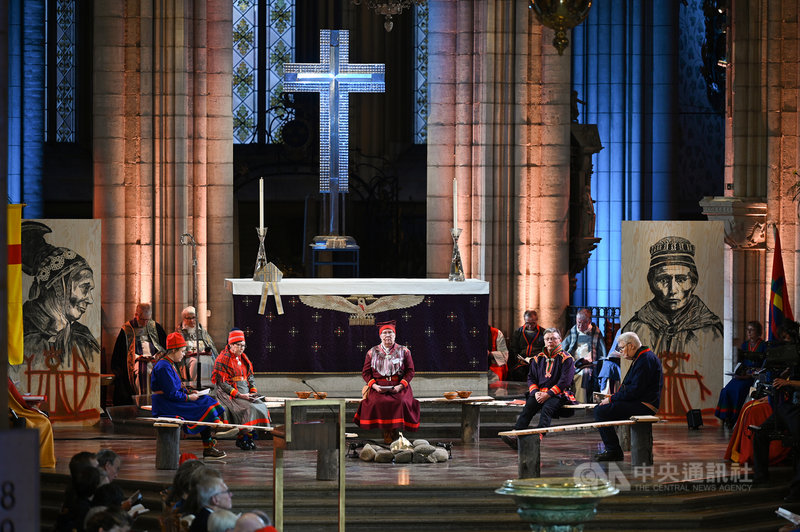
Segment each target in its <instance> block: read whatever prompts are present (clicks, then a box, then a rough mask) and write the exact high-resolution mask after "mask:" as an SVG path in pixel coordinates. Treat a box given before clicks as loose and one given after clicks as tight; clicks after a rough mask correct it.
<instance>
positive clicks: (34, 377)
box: [11, 220, 101, 425]
mask: <svg viewBox="0 0 800 532" xmlns="http://www.w3.org/2000/svg"><path fill="white" fill-rule="evenodd" d="M100 246H101V233H100V220H23V221H22V272H23V276H22V295H23V306H22V320H23V329H24V335H25V343H24V362H23V363H22V364H20V365H18V366H12V367H11V376H12V378H13V379H14V380H15V381H17V382H18V383H19V387H20V388H21V389H22V390H23V391H25V392H28V393H32V394H36V395H46V396H47V406H48V408H49V413H50V420H51V421H52V422H53V423H61V424H73V425H90V424H94V423H96V422H97V420H98V418H99V416H100V344H99V338H100Z"/></svg>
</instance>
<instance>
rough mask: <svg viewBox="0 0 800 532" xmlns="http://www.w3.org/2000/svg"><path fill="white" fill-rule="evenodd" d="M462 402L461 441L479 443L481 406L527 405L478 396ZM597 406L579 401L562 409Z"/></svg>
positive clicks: (587, 408)
mask: <svg viewBox="0 0 800 532" xmlns="http://www.w3.org/2000/svg"><path fill="white" fill-rule="evenodd" d="M462 401H464V402H463V403H462V404H461V441H463V442H464V443H478V442H479V441H480V434H481V407H482V406H494V407H500V408H518V409H519V410H522V408H523V407H524V406H525V405H524V403H523V404H519V403H514V402H513V401H499V400H495V399H492V398H491V397H490V398H488V400H487V399H486V398H483V397H476V398H474V399H473V398H469V399H462ZM595 406H597V405H596V404H595V403H579V404H575V405H564V406H562V407H561V409H560V410H574V411H580V410H583V411H589V410H593V409H594V407H595Z"/></svg>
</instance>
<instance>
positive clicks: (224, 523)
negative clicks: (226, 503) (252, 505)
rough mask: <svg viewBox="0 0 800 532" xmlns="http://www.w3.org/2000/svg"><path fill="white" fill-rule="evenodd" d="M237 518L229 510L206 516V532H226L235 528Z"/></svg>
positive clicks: (217, 511)
mask: <svg viewBox="0 0 800 532" xmlns="http://www.w3.org/2000/svg"><path fill="white" fill-rule="evenodd" d="M238 517H239V516H238V515H236V514H235V513H233V512H231V511H230V510H216V511H214V513H213V514H211V515H209V516H208V525H206V526H207V527H208V532H227V531H228V530H230V529H232V528H233V527H235V526H236V520H237V519H238Z"/></svg>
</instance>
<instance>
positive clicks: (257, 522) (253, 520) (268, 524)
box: [233, 510, 277, 532]
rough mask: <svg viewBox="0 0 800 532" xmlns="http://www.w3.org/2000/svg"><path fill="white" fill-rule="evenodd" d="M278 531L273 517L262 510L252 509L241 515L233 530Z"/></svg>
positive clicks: (242, 531) (243, 531)
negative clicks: (273, 523) (273, 524)
mask: <svg viewBox="0 0 800 532" xmlns="http://www.w3.org/2000/svg"><path fill="white" fill-rule="evenodd" d="M257 531H258V532H277V531H276V529H275V527H273V526H272V519H270V518H269V516H268V515H267V514H266V513H264V512H262V511H261V510H251V511H249V512H245V513H243V514H242V515H240V516H239V519H237V520H236V526H235V527H234V528H233V532H257Z"/></svg>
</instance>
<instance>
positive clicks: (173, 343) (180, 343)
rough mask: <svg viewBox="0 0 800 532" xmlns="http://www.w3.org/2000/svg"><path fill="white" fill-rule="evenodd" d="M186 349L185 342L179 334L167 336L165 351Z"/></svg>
mask: <svg viewBox="0 0 800 532" xmlns="http://www.w3.org/2000/svg"><path fill="white" fill-rule="evenodd" d="M181 347H186V340H185V339H184V337H183V335H182V334H181V333H179V332H174V333H169V336H167V349H180V348H181Z"/></svg>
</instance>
